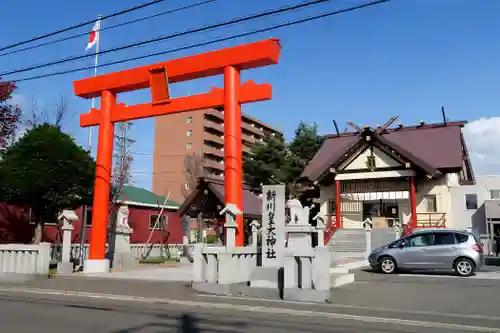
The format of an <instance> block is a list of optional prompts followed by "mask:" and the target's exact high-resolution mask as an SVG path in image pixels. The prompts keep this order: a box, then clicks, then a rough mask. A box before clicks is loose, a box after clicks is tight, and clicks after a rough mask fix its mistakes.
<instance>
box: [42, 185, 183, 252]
mask: <svg viewBox="0 0 500 333" xmlns="http://www.w3.org/2000/svg"><path fill="white" fill-rule="evenodd" d="M121 205H126V206H127V207H128V210H129V217H128V224H129V225H130V227H131V228H132V229H133V230H134V231H133V233H132V234H131V235H130V241H131V243H146V242H147V241H148V239H149V243H150V244H182V242H183V236H184V231H183V230H184V229H183V227H182V224H181V219H180V217H179V213H178V210H179V207H180V204H179V203H177V202H175V201H174V200H170V199H167V198H166V197H164V196H161V195H156V194H154V193H153V192H151V191H149V190H147V189H144V188H141V187H135V186H130V185H125V186H123V188H122V190H121V191H120V193H119V195H118V199H117V200H116V201H115V204H114V206H113V210H114V211H115V212H116V211H118V208H119V207H120V206H121ZM87 209H88V210H87V218H86V220H85V221H83V209H82V208H78V209H77V210H76V214H77V216H78V218H79V220H78V221H74V222H73V225H74V230H73V240H72V242H73V243H78V242H80V230H81V223H82V221H83V222H84V223H85V225H86V228H85V229H86V232H85V242H86V243H88V241H89V239H90V231H91V226H92V207H88V208H87ZM162 209H163V211H162ZM160 211H162V214H161V215H162V217H161V218H158V215H159V214H160ZM157 221H159V222H161V221H165V222H166V223H157ZM165 226H166V228H165ZM59 234H60V233H59V232H58V230H57V226H56V225H55V224H47V223H46V224H45V227H44V241H47V242H59V241H60V239H59V238H60V235H59ZM150 236H151V237H150Z"/></svg>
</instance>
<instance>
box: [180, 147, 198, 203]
mask: <svg viewBox="0 0 500 333" xmlns="http://www.w3.org/2000/svg"><path fill="white" fill-rule="evenodd" d="M184 176H185V180H186V183H185V184H188V185H187V188H186V186H185V185H184V184H182V185H181V186H182V188H181V191H182V195H183V196H184V197H185V198H187V197H188V196H189V195H190V194H191V192H192V191H193V190H194V189H195V188H196V186H198V178H200V177H203V154H201V153H192V154H190V155H186V156H185V157H184Z"/></svg>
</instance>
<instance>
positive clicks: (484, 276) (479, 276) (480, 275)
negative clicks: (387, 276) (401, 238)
mask: <svg viewBox="0 0 500 333" xmlns="http://www.w3.org/2000/svg"><path fill="white" fill-rule="evenodd" d="M396 276H398V277H418V278H445V279H464V280H465V281H466V280H500V272H498V271H493V272H477V273H476V275H474V276H469V277H460V276H455V275H447V274H396Z"/></svg>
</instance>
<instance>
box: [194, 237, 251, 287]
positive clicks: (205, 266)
mask: <svg viewBox="0 0 500 333" xmlns="http://www.w3.org/2000/svg"><path fill="white" fill-rule="evenodd" d="M193 258H194V265H193V282H207V283H219V284H231V283H241V282H247V281H250V278H251V276H252V273H253V271H254V269H255V267H257V263H258V260H259V258H258V252H257V247H254V246H247V247H236V248H226V247H224V246H205V245H204V244H201V243H200V244H195V245H194V249H193Z"/></svg>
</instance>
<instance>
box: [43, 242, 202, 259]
mask: <svg viewBox="0 0 500 333" xmlns="http://www.w3.org/2000/svg"><path fill="white" fill-rule="evenodd" d="M192 246H193V245H183V244H165V245H162V244H144V243H142V244H141V243H137V244H130V248H131V250H132V253H133V255H134V257H135V258H138V259H147V258H155V257H162V256H163V257H169V258H180V257H182V256H186V255H187V253H186V251H188V248H189V247H192ZM107 247H108V245H106V249H107ZM80 250H81V246H80V244H79V243H73V244H71V251H70V258H71V259H73V260H74V259H79V258H80ZM61 252H62V244H51V258H53V259H56V260H58V261H59V260H60V258H61ZM88 256H89V244H85V245H84V259H87V258H88Z"/></svg>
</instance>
